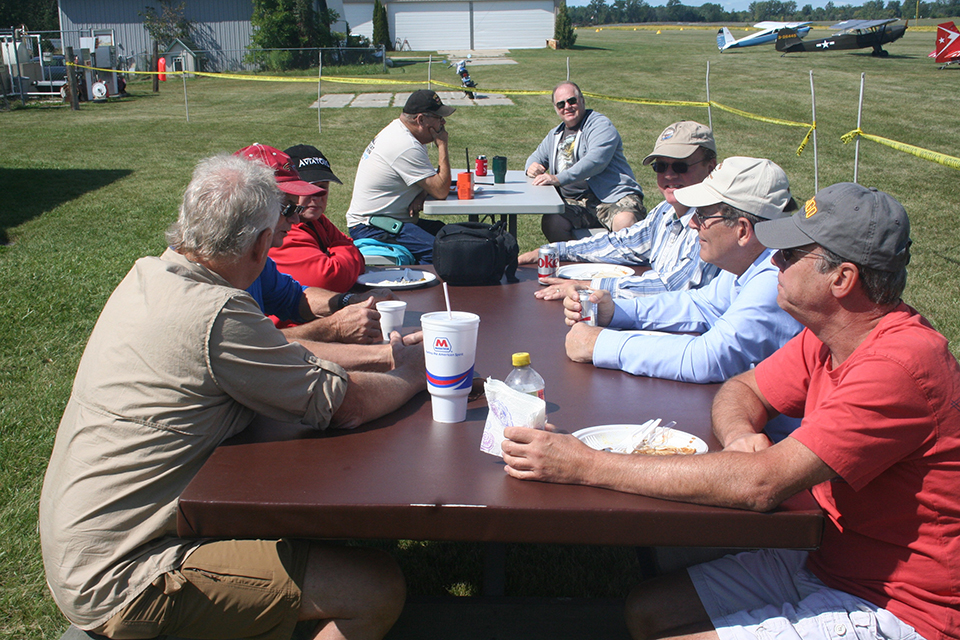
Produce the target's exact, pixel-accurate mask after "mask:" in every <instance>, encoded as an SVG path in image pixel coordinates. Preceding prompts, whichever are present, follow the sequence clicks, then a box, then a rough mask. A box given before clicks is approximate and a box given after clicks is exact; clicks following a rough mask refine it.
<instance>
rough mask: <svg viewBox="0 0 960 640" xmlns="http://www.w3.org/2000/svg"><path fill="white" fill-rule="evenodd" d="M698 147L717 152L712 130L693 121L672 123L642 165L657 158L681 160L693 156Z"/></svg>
mask: <svg viewBox="0 0 960 640" xmlns="http://www.w3.org/2000/svg"><path fill="white" fill-rule="evenodd" d="M699 147H704V148H705V149H710V150H711V151H713V152H714V153H716V152H717V143H716V142H714V141H713V130H712V129H711V128H710V127H708V126H706V125H703V124H700V123H699V122H694V121H693V120H682V121H680V122H674V123H673V124H672V125H670V126H669V127H667V128H666V129H664V130H663V133H661V134H660V136H659V137H658V138H657V143H656V144H655V145H653V153H651V154H650V155H648V156H647V157H646V158H644V159H643V164H645V165H646V164H650V163H651V162H653V159H654V158H657V157H660V158H676V159H677V160H683V159H684V158H689V157H690V156H691V155H693V152H694V151H696V150H697V148H699Z"/></svg>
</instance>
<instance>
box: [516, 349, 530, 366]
mask: <svg viewBox="0 0 960 640" xmlns="http://www.w3.org/2000/svg"><path fill="white" fill-rule="evenodd" d="M529 365H530V354H529V353H527V352H526V351H521V352H520V353H515V354H513V366H515V367H526V366H529Z"/></svg>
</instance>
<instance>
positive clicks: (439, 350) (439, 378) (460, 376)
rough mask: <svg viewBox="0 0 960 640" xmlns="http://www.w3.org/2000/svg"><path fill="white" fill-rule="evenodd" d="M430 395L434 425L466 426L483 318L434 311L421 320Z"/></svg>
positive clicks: (466, 314) (473, 315)
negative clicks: (451, 424)
mask: <svg viewBox="0 0 960 640" xmlns="http://www.w3.org/2000/svg"><path fill="white" fill-rule="evenodd" d="M420 326H421V328H422V329H423V353H424V360H425V364H426V367H427V391H429V392H430V400H431V404H432V405H433V419H434V421H435V422H463V421H464V420H466V418H467V396H469V395H470V389H471V388H472V387H473V365H474V362H475V361H476V357H477V329H478V328H479V326H480V316H478V315H477V314H475V313H467V312H465V311H453V312H452V313H450V312H447V311H435V312H433V313H425V314H423V315H422V316H420Z"/></svg>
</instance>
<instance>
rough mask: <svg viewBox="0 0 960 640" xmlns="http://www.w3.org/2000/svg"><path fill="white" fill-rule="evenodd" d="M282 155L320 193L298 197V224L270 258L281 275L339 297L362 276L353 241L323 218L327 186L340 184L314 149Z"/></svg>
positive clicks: (291, 150) (295, 149)
mask: <svg viewBox="0 0 960 640" xmlns="http://www.w3.org/2000/svg"><path fill="white" fill-rule="evenodd" d="M284 153H286V154H287V155H288V156H290V160H291V162H292V164H293V168H294V169H296V171H297V173H299V174H300V178H301V179H302V180H304V181H306V182H309V183H310V184H312V185H314V186H315V187H319V188H320V189H323V191H321V192H320V193H317V194H312V195H304V196H300V197H299V200H298V202H297V204H298V205H299V206H301V207H303V209H302V211H300V222H298V223H297V224H294V225H293V227H292V228H291V229H290V231H289V233H287V235H286V237H285V238H284V239H283V245H282V246H280V247H275V248H273V249H271V250H270V257H271V258H273V261H274V262H276V263H277V268H278V269H279V270H280V271H281V272H283V273H286V274H287V275H289V276H291V277H293V278H294V279H295V280H296V281H297V282H299V283H300V284H304V285H307V286H308V287H320V288H322V289H327V290H328V291H336V292H338V293H344V292H346V291H349V290H350V288H351V287H352V286H353V285H354V284H356V282H357V276H359V275H360V274H361V273H363V268H364V267H363V256H362V255H360V250H359V249H357V247H356V245H354V244H353V240H351V239H350V238H349V237H348V236H347V235H346V234H344V233H343V232H342V231H340V229H338V228H337V226H336V225H335V224H333V223H332V222H331V221H330V220H329V219H328V218H327V217H326V216H325V215H323V212H324V211H326V209H327V196H328V194H329V188H330V183H331V182H336V183H337V184H343V183H342V182H340V178H338V177H337V176H336V174H335V173H333V169H332V168H331V167H330V161H329V160H327V158H326V156H324V155H323V154H322V153H321V152H320V150H319V149H317V148H316V147H313V146H310V145H308V144H298V145H296V146H294V147H290V148H289V149H286V150H285V151H284Z"/></svg>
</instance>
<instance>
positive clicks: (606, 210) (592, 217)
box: [560, 192, 647, 231]
mask: <svg viewBox="0 0 960 640" xmlns="http://www.w3.org/2000/svg"><path fill="white" fill-rule="evenodd" d="M563 201H564V203H565V204H566V206H565V207H564V210H563V213H561V214H560V215H562V216H563V217H564V218H566V219H567V220H569V221H570V223H571V224H572V225H573V228H574V229H591V228H597V227H605V228H606V229H607V231H613V218H614V216H616V215H617V214H618V213H620V212H622V211H629V212H631V213H633V217H634V218H635V219H636V222H640V221H641V220H643V219H644V218H646V217H647V208H646V207H644V206H643V197H642V196H638V195H634V194H630V195H627V196H623V197H622V198H620V199H619V200H617V201H616V202H611V203H606V202H602V201H601V200H600V199H599V198H597V196H595V195H593V192H588V194H587V196H586V197H584V198H580V199H579V200H574V199H573V198H564V199H563Z"/></svg>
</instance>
